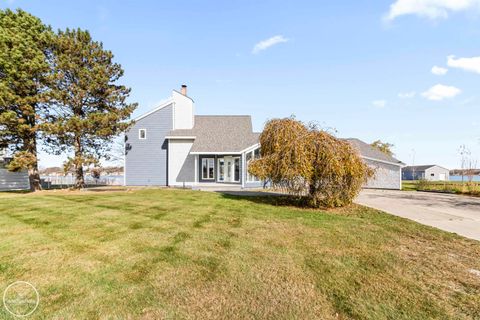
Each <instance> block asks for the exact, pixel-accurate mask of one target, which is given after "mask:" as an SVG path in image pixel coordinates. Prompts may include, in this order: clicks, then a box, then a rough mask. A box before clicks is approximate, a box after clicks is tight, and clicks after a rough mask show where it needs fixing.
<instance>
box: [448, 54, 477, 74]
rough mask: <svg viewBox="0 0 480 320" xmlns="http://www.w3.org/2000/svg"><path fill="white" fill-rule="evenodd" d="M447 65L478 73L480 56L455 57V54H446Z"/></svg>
mask: <svg viewBox="0 0 480 320" xmlns="http://www.w3.org/2000/svg"><path fill="white" fill-rule="evenodd" d="M447 65H448V66H449V67H451V68H460V69H463V70H465V71H470V72H475V73H480V57H471V58H458V59H455V56H448V57H447Z"/></svg>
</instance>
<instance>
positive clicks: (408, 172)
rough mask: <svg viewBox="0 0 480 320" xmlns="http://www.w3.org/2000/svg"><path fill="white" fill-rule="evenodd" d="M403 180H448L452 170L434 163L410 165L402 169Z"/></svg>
mask: <svg viewBox="0 0 480 320" xmlns="http://www.w3.org/2000/svg"><path fill="white" fill-rule="evenodd" d="M402 179H403V180H428V181H448V180H449V179H450V170H448V169H446V168H443V167H440V166H437V165H435V164H432V165H424V166H408V167H405V168H403V169H402Z"/></svg>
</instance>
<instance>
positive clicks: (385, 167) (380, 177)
mask: <svg viewBox="0 0 480 320" xmlns="http://www.w3.org/2000/svg"><path fill="white" fill-rule="evenodd" d="M365 162H366V163H367V164H368V165H369V166H370V167H371V168H373V169H374V170H375V175H374V176H373V177H372V178H370V179H369V180H368V181H367V183H366V184H365V185H364V187H365V188H371V189H394V190H398V189H400V188H401V182H402V181H401V170H402V169H401V167H400V166H397V165H393V164H388V163H383V162H378V161H373V160H367V159H366V160H365Z"/></svg>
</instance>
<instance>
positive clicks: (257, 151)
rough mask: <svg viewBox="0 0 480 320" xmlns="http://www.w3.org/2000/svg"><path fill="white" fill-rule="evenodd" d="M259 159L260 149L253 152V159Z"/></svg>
mask: <svg viewBox="0 0 480 320" xmlns="http://www.w3.org/2000/svg"><path fill="white" fill-rule="evenodd" d="M258 158H260V149H256V150H255V159H258Z"/></svg>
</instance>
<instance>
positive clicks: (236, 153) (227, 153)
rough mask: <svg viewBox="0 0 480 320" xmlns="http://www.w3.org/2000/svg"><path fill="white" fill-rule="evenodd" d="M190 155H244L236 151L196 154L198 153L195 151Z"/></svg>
mask: <svg viewBox="0 0 480 320" xmlns="http://www.w3.org/2000/svg"><path fill="white" fill-rule="evenodd" d="M190 154H208V155H213V154H220V155H222V154H226V155H229V154H234V155H239V154H242V153H241V152H238V151H235V152H223V151H222V152H196V151H193V152H190Z"/></svg>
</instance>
